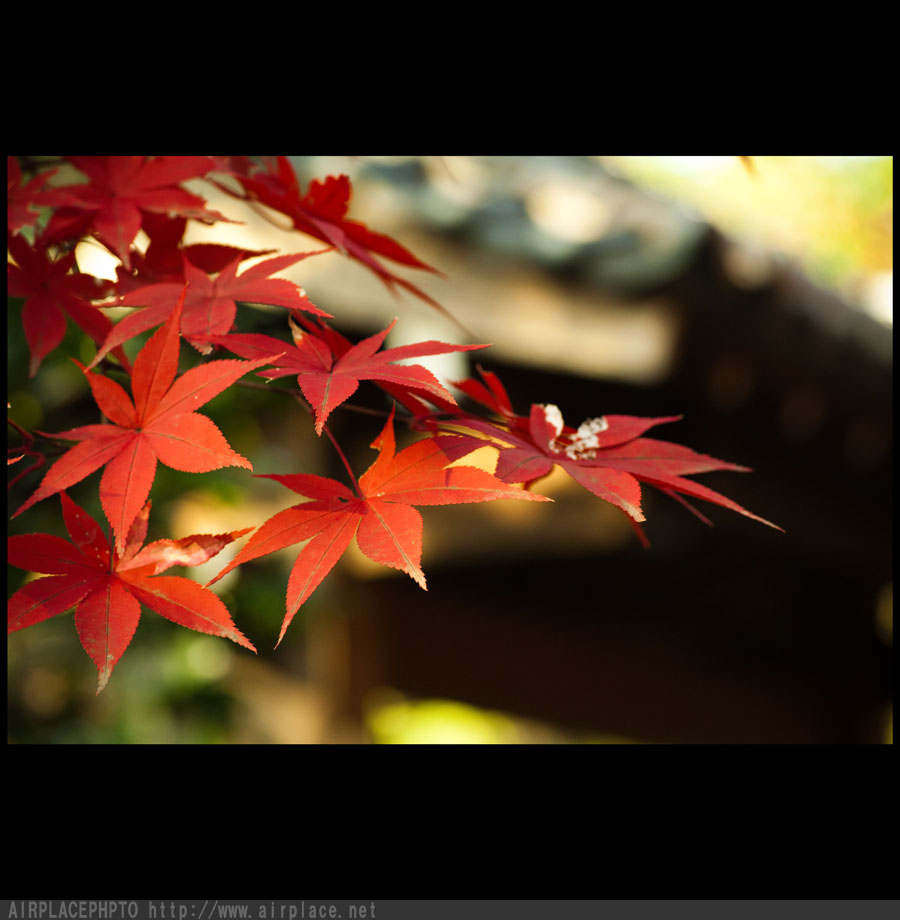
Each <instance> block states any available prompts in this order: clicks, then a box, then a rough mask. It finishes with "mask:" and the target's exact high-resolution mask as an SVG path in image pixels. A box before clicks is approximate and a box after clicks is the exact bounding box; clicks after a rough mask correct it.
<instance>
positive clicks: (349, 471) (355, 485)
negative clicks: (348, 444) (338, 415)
mask: <svg viewBox="0 0 900 920" xmlns="http://www.w3.org/2000/svg"><path fill="white" fill-rule="evenodd" d="M322 427H323V428H324V429H325V434H327V435H328V438H329V440H330V441H331V444H332V446H333V447H334V449H335V450H336V451H337V452H338V456H339V457H340V458H341V460H342V461H343V463H344V468H345V469H346V470H347V475H348V476H349V477H350V482H351V483H353V488H354V489H355V490H356V494H357V495H358V496H359V497H360V498H365V496H364V495H363V494H362V490H361V489H360V488H359V483H358V482H357V481H356V477H355V476H354V475H353V470H352V469H351V468H350V464H349V463H348V462H347V458H346V457H345V456H344V452H343V451H342V450H341V446H340V444H338V442H337V440H336V439H335V437H334V435H333V434H332V433H331V431H330V429H329V428H328V426H327V425H323V426H322Z"/></svg>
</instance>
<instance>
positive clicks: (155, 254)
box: [116, 211, 276, 295]
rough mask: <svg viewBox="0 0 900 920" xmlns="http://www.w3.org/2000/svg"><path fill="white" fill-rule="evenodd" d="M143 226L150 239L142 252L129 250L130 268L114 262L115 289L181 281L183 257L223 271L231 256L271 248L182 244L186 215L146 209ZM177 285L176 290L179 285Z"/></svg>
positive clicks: (248, 255) (255, 253) (124, 291)
mask: <svg viewBox="0 0 900 920" xmlns="http://www.w3.org/2000/svg"><path fill="white" fill-rule="evenodd" d="M143 218H144V219H143V230H144V232H145V233H146V234H147V237H148V238H149V240H150V244H149V245H148V246H147V250H146V252H144V253H141V252H138V251H136V250H135V251H132V253H131V270H130V271H129V270H128V269H126V268H125V266H124V265H118V266H116V275H117V276H118V281H117V283H116V293H117V294H119V295H123V294H128V293H130V292H131V291H136V290H138V289H139V288H143V287H146V286H147V285H149V284H160V283H162V282H164V281H170V282H175V283H178V284H179V285H180V286H183V285H184V281H185V278H184V257H186V258H187V259H188V260H189V261H190V263H191V265H194V266H196V267H197V268H199V269H202V270H203V271H205V272H207V273H208V274H215V273H216V272H220V271H222V269H223V268H225V266H226V265H227V264H228V263H229V262H231V260H232V259H235V258H238V257H240V261H243V260H244V259H249V258H252V257H254V256H266V255H270V254H271V253H273V252H275V251H276V250H274V249H241V248H240V247H237V246H227V245H225V244H224V243H192V244H190V245H188V246H184V245H183V239H184V233H185V230H186V228H187V219H186V218H184V217H169V216H168V215H166V214H153V213H151V212H149V211H147V212H146V213H145V214H144V215H143ZM180 286H179V290H180V289H181V287H180Z"/></svg>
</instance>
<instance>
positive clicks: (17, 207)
mask: <svg viewBox="0 0 900 920" xmlns="http://www.w3.org/2000/svg"><path fill="white" fill-rule="evenodd" d="M57 171H58V169H48V170H46V171H45V172H42V173H38V174H37V175H36V176H33V177H32V178H31V179H29V180H28V181H27V182H26V183H25V184H24V185H22V184H21V182H22V170H21V169H20V168H19V161H18V160H17V159H16V158H15V157H7V158H6V229H7V232H8V233H18V232H19V231H20V230H21V229H22V228H23V227H30V226H32V224H34V222H35V221H36V220H37V219H38V217H39V214H38V212H37V211H33V210H32V209H31V204H32V202H33V200H34V196H35V194H36V193H38V192H40V191H41V190H42V189H43V188H44V186H45V185H46V184H47V181H48V180H49V179H50V177H51V176H53V175H55V174H56V172H57Z"/></svg>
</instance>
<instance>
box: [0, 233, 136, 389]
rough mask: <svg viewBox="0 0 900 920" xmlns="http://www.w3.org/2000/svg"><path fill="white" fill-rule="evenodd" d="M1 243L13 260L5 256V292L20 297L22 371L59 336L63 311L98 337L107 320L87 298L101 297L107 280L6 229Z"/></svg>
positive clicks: (107, 328)
mask: <svg viewBox="0 0 900 920" xmlns="http://www.w3.org/2000/svg"><path fill="white" fill-rule="evenodd" d="M6 245H7V247H8V249H9V253H10V255H11V256H12V257H13V259H15V264H12V263H9V262H8V263H7V267H6V286H7V292H8V293H9V294H10V296H12V297H24V298H25V306H24V307H23V309H22V325H23V326H24V328H25V338H26V340H27V342H28V350H29V352H30V354H31V360H30V361H29V364H28V376H29V377H34V375H35V374H36V373H37V372H38V369H39V368H40V366H41V362H42V361H43V360H44V358H45V357H46V356H47V355H48V354H49V353H50V352H51V351H53V349H54V348H56V347H57V346H58V345H59V343H60V342H62V340H63V337H64V336H65V334H66V314H68V315H69V316H70V317H71V318H72V319H73V320H74V321H75V323H77V324H78V326H79V327H80V328H81V329H83V330H84V332H86V333H87V334H88V335H89V336H90V337H91V338H92V339H93V340H94V341H95V342H96V343H97V344H98V345H99V344H100V343H101V342H103V340H104V339H105V338H106V337H107V336H108V335H109V333H110V332H111V331H112V329H113V324H112V323H111V322H110V321H109V319H108V318H107V317H106V316H105V315H104V314H103V313H101V312H100V310H98V309H97V308H96V307H95V306H93V305H92V303H91V301H92V300H97V299H102V298H103V297H107V296H108V295H109V293H110V290H111V287H112V285H111V282H109V281H105V280H103V279H102V278H95V277H94V276H93V275H87V274H84V273H80V274H79V273H74V272H73V271H72V269H73V268H74V267H75V253H74V252H70V253H67V254H66V255H63V256H62V257H61V258H58V259H55V260H54V259H53V258H51V256H50V253H49V252H48V250H47V247H46V246H45V245H44V244H43V243H38V244H37V245H35V246H34V247H32V246H29V245H28V242H27V241H26V240H25V239H24V238H23V237H21V236H13V235H12V234H7V239H6ZM115 354H116V357H117V358H118V359H119V361H120V362H121V363H122V365H123V367H125V368H126V369H127V368H130V367H131V364H130V363H129V361H128V358H127V357H126V356H125V353H124V352H123V351H122V350H121V349H118V350H117V351H116V352H115Z"/></svg>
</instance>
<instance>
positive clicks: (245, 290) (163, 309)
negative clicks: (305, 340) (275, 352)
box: [89, 249, 331, 367]
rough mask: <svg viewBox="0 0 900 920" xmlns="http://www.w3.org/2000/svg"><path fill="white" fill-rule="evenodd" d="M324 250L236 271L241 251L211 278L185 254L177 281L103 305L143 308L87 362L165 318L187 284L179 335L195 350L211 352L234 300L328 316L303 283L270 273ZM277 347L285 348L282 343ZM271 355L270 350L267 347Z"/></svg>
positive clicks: (230, 315)
mask: <svg viewBox="0 0 900 920" xmlns="http://www.w3.org/2000/svg"><path fill="white" fill-rule="evenodd" d="M322 252H328V250H327V249H322V250H318V251H316V252H298V253H295V254H294V255H286V256H276V257H275V258H274V259H266V260H265V261H264V262H259V263H257V264H256V265H253V266H251V267H250V268H248V269H246V270H245V271H244V272H242V273H241V274H240V275H238V274H237V268H238V265H240V263H241V262H242V261H243V259H244V258H245V256H244V255H243V254H242V253H239V254H238V255H237V256H235V257H234V258H233V259H232V260H231V261H230V262H229V263H228V264H227V265H226V266H225V267H224V268H223V269H222V270H221V271H220V272H219V274H218V276H217V277H216V278H210V277H209V275H207V274H206V272H203V271H200V269H198V268H195V267H194V266H193V265H192V264H191V263H190V262H189V261H188V259H187V258H184V259H183V264H184V278H183V280H182V281H180V282H172V283H169V282H163V283H161V284H150V285H147V286H145V287H142V288H139V289H138V290H136V291H131V292H130V293H128V294H125V295H124V296H122V297H119V298H117V299H116V300H115V301H114V302H111V303H109V304H106V306H117V307H142V308H143V309H140V310H137V311H136V312H134V313H132V314H131V315H130V316H126V317H125V318H124V319H122V320H120V321H119V322H118V323H117V324H116V325H115V327H114V328H113V329H112V331H111V332H110V333H109V335H108V336H107V338H106V341H105V342H104V343H103V345H102V347H101V348H100V350H99V351H98V352H97V357H96V358H94V360H93V361H92V362H91V364H90V365H89V366H90V367H94V366H95V365H96V364H97V363H98V362H99V361H100V360H101V359H102V358H103V356H104V355H105V354H106V353H107V352H109V351H110V350H111V349H113V348H115V347H116V346H118V345H121V344H122V343H123V342H127V341H128V339H130V338H133V337H134V336H136V335H139V334H140V333H141V332H146V331H147V330H148V329H152V328H153V327H154V326H158V325H159V324H160V323H162V322H165V321H166V320H167V319H168V318H169V315H170V314H171V312H172V304H173V303H174V302H175V300H176V298H177V297H178V295H179V294H180V293H181V292H182V290H183V289H184V286H185V284H187V294H186V297H185V301H184V312H183V314H182V318H181V334H182V335H183V336H184V337H185V338H186V339H187V340H188V341H189V342H190V343H191V345H193V346H194V347H195V348H196V349H197V350H198V351H201V352H203V353H204V354H208V353H209V352H210V351H212V345H211V344H210V342H213V341H215V336H220V335H224V334H225V333H227V332H228V330H229V329H231V327H232V326H233V325H234V318H235V316H236V314H237V303H236V301H238V300H242V301H249V302H251V303H264V304H271V305H272V306H276V307H286V308H287V309H289V310H306V311H307V312H309V313H315V314H317V315H319V316H331V314H330V313H325V312H324V311H323V310H320V309H319V308H318V307H317V306H315V305H314V304H313V303H312V301H310V300H309V298H308V297H307V296H306V294H305V292H304V291H303V288H301V287H300V286H299V285H297V284H294V282H293V281H288V280H287V279H286V278H269V277H268V276H269V275H271V274H272V273H273V272H277V271H281V270H282V269H285V268H288V267H289V266H291V265H295V264H296V263H297V262H300V261H301V260H302V259H306V258H308V257H309V256H315V255H319V254H320V253H322ZM280 350H282V351H283V350H284V349H283V348H282V349H280ZM270 354H271V352H270Z"/></svg>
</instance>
